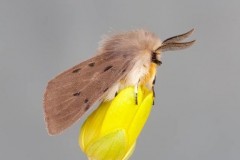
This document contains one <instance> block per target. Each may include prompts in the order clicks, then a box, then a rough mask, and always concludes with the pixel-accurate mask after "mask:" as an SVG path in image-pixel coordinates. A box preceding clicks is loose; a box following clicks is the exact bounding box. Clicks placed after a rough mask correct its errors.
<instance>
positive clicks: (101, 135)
mask: <svg viewBox="0 0 240 160" xmlns="http://www.w3.org/2000/svg"><path fill="white" fill-rule="evenodd" d="M137 98H138V105H136V102H135V92H134V87H127V88H125V89H123V90H122V91H120V92H119V94H118V95H117V96H116V97H115V98H114V99H113V100H111V101H107V102H103V103H101V104H100V106H99V107H98V108H97V109H96V110H95V111H94V112H93V113H92V114H91V115H90V116H89V117H88V118H87V119H86V121H85V122H84V124H83V126H82V128H81V131H80V135H79V144H80V147H81V149H82V150H83V152H84V153H85V154H86V155H87V157H88V159H89V160H126V159H128V158H129V157H130V156H131V154H132V153H133V151H134V148H135V144H136V140H137V138H138V136H139V134H140V132H141V130H142V128H143V126H144V124H145V122H146V120H147V118H148V116H149V113H150V111H151V108H152V104H153V93H152V91H150V90H149V89H147V88H146V87H143V86H140V87H139V89H138V97H137Z"/></svg>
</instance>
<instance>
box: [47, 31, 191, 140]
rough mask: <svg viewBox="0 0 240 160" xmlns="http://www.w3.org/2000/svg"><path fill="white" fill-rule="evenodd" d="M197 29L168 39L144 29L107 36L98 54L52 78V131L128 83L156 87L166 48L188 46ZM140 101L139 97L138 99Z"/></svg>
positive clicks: (49, 92) (56, 131)
mask: <svg viewBox="0 0 240 160" xmlns="http://www.w3.org/2000/svg"><path fill="white" fill-rule="evenodd" d="M192 32H193V29H192V30H190V31H188V32H186V33H184V34H181V35H177V36H174V37H171V38H168V39H166V40H164V41H161V40H160V39H159V38H158V37H157V36H156V35H155V34H154V33H152V32H149V31H147V30H143V29H137V30H133V31H129V32H123V33H119V34H114V35H111V36H108V37H106V38H105V39H104V40H103V41H102V43H101V45H100V47H99V48H98V50H97V54H96V55H95V56H94V57H92V58H90V59H88V60H86V61H84V62H82V63H80V64H78V65H76V66H74V67H72V68H70V69H68V70H66V71H65V72H63V73H61V74H59V75H58V76H56V77H55V78H54V79H52V80H50V81H49V82H48V85H47V88H46V92H45V94H44V114H45V121H46V125H47V130H48V133H49V134H50V135H56V134H59V133H61V132H63V131H64V130H65V129H66V128H68V127H70V126H71V125H72V124H73V123H74V122H76V121H77V120H78V119H79V118H80V117H81V116H82V115H83V114H84V113H85V112H86V111H87V110H88V109H89V108H90V107H91V106H92V105H93V104H94V103H95V102H97V101H98V100H103V101H107V100H111V99H113V98H114V97H115V95H116V94H117V93H118V91H119V90H120V89H122V88H125V87H127V86H135V88H136V89H135V92H136V96H137V87H138V86H139V85H145V86H147V87H148V88H149V89H152V90H154V83H155V77H156V72H157V67H158V66H160V65H161V64H162V62H161V55H162V53H163V52H165V51H173V50H179V49H185V48H188V47H190V46H192V45H193V43H194V42H195V40H193V41H189V42H181V41H182V40H184V39H185V38H187V37H189V36H190V35H191V33H192ZM136 103H137V100H136Z"/></svg>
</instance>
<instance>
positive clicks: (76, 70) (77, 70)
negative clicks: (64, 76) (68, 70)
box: [72, 68, 81, 73]
mask: <svg viewBox="0 0 240 160" xmlns="http://www.w3.org/2000/svg"><path fill="white" fill-rule="evenodd" d="M80 70H81V68H77V69H74V70H73V71H72V73H78V72H79V71H80Z"/></svg>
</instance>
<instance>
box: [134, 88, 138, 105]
mask: <svg viewBox="0 0 240 160" xmlns="http://www.w3.org/2000/svg"><path fill="white" fill-rule="evenodd" d="M134 93H135V104H136V105H138V84H137V85H135V88H134Z"/></svg>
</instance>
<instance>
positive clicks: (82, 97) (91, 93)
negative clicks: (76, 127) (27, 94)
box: [44, 54, 132, 135]
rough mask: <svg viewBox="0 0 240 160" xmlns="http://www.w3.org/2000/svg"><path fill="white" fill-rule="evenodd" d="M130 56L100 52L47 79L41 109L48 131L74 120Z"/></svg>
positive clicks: (56, 131)
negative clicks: (42, 108)
mask: <svg viewBox="0 0 240 160" xmlns="http://www.w3.org/2000/svg"><path fill="white" fill-rule="evenodd" d="M131 61H132V58H131V56H128V57H124V56H123V55H122V54H100V55H98V56H95V57H93V58H91V59H89V60H87V61H85V62H82V63H80V64H79V65H76V66H74V67H73V68H71V69H69V70H67V71H65V72H63V73H62V74H60V75H58V76H57V77H56V78H54V79H53V80H51V81H50V82H49V83H48V86H47V89H46V92H45V95H44V112H45V121H46V123H47V129H48V132H49V134H50V135H56V134H59V133H61V132H62V131H63V130H65V129H66V128H68V127H69V126H71V125H72V124H73V123H74V122H76V121H77V120H78V119H79V118H80V117H81V116H82V115H83V114H84V113H85V112H86V111H87V110H88V109H89V108H90V107H91V106H92V105H93V104H94V103H95V102H96V101H97V100H98V99H100V98H101V97H102V95H103V94H104V93H105V92H106V91H107V90H108V89H109V88H111V86H112V85H113V84H114V83H115V82H117V81H119V80H120V79H121V78H122V77H123V76H124V75H125V74H127V73H128V72H129V70H130V68H131Z"/></svg>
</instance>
